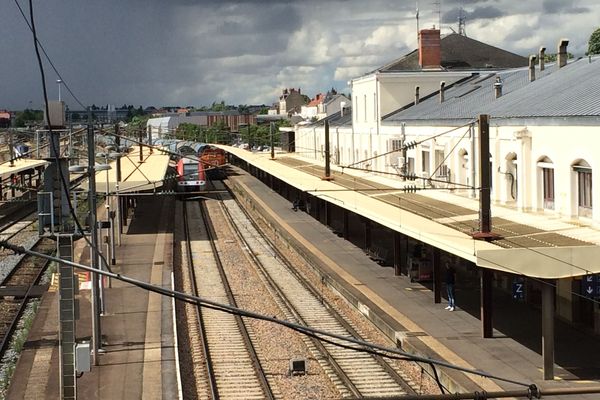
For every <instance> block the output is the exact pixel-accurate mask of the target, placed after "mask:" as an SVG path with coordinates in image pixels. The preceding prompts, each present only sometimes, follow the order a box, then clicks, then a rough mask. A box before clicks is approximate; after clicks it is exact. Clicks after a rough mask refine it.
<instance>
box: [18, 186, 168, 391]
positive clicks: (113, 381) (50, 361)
mask: <svg viewBox="0 0 600 400" xmlns="http://www.w3.org/2000/svg"><path fill="white" fill-rule="evenodd" d="M174 201H175V200H174V199H171V198H166V197H164V196H163V197H158V196H156V197H153V196H145V197H141V198H140V200H139V201H138V206H137V208H136V210H135V214H134V215H133V218H132V219H131V221H130V224H129V225H128V226H127V227H125V234H124V235H123V236H122V244H121V246H120V247H118V248H117V265H116V266H113V271H114V272H116V273H122V274H124V275H127V276H129V277H132V278H136V279H139V280H142V281H146V282H151V283H153V284H157V285H163V286H164V287H168V288H170V287H171V271H172V249H173V244H172V228H173V218H170V214H169V210H171V209H172V207H173V204H174ZM159 228H164V230H163V229H159ZM75 256H76V260H77V259H78V260H79V261H80V262H81V263H83V264H88V262H89V250H88V249H87V247H84V245H83V243H82V241H80V242H79V243H77V246H76V250H75ZM89 298H90V292H89V290H82V291H80V296H79V299H80V319H79V320H78V321H77V338H78V341H81V340H89V338H90V332H91V311H90V303H89ZM105 298H106V313H105V315H103V316H102V317H101V326H102V338H103V342H104V345H103V349H104V351H105V352H104V353H103V354H101V355H100V356H99V366H92V370H91V372H88V373H84V374H83V376H82V377H80V378H79V379H77V393H78V397H79V398H82V399H141V398H143V399H161V398H168V399H176V398H178V393H179V388H178V381H177V367H176V364H175V348H174V336H173V314H172V300H171V299H168V298H166V297H162V296H159V295H158V294H148V292H147V291H144V290H142V289H139V288H136V287H133V286H131V285H129V284H124V283H122V282H119V281H116V280H113V281H112V286H111V287H110V288H107V289H106V290H105ZM56 308H57V293H56V292H55V291H54V292H48V293H47V294H46V295H45V296H44V298H43V300H42V304H41V307H40V312H39V314H38V316H37V318H36V320H35V322H34V325H33V328H32V331H31V333H30V335H29V338H28V341H27V343H26V344H25V350H24V352H23V354H22V356H21V359H20V360H19V363H18V365H17V369H16V371H15V375H14V378H13V383H12V385H11V387H10V391H9V394H8V398H9V399H22V398H28V399H42V398H47V399H56V398H58V397H59V386H58V385H59V375H58V371H59V360H58V354H59V353H58V340H57V338H58V336H57V318H56V315H57V314H58V311H57V309H56Z"/></svg>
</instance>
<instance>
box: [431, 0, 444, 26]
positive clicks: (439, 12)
mask: <svg viewBox="0 0 600 400" xmlns="http://www.w3.org/2000/svg"><path fill="white" fill-rule="evenodd" d="M433 4H434V5H435V6H436V7H437V15H438V29H439V30H440V31H441V30H442V0H435V1H434V2H433Z"/></svg>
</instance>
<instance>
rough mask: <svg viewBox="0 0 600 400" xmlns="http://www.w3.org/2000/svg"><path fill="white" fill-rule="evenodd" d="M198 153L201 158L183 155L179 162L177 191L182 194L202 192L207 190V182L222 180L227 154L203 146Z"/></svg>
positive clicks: (194, 155)
mask: <svg viewBox="0 0 600 400" xmlns="http://www.w3.org/2000/svg"><path fill="white" fill-rule="evenodd" d="M190 153H191V152H190ZM198 153H199V156H198V155H196V154H194V153H192V154H189V153H188V155H182V157H181V158H180V159H179V161H178V162H177V190H178V191H180V192H189V191H202V190H205V189H206V182H207V180H213V179H221V178H222V175H221V169H220V167H221V166H223V165H224V164H225V161H226V160H225V152H224V151H223V150H221V149H219V148H217V147H214V146H210V145H202V148H201V149H200V150H199V151H198Z"/></svg>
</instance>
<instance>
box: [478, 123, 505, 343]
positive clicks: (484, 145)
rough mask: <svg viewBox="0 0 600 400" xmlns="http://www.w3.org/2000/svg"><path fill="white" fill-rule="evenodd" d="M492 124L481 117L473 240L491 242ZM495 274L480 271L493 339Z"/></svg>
mask: <svg viewBox="0 0 600 400" xmlns="http://www.w3.org/2000/svg"><path fill="white" fill-rule="evenodd" d="M490 172H491V169H490V123H489V115H486V114H481V115H479V182H480V184H479V232H475V233H473V238H474V239H477V240H485V241H488V242H491V241H492V240H496V239H499V238H500V236H499V235H497V234H494V233H493V232H492V211H491V201H490V186H491V177H490ZM492 281H493V274H492V271H491V270H490V269H489V268H482V269H481V271H480V293H481V298H480V313H481V333H482V336H483V337H484V338H491V337H492V336H493V333H494V327H493V323H492V310H493V307H492V302H493V296H492V294H493V285H492V283H493V282H492Z"/></svg>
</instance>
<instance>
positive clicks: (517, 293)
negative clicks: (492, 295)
mask: <svg viewBox="0 0 600 400" xmlns="http://www.w3.org/2000/svg"><path fill="white" fill-rule="evenodd" d="M512 297H513V299H514V300H520V301H522V300H525V280H524V279H523V278H521V277H517V278H515V279H513V283H512Z"/></svg>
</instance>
